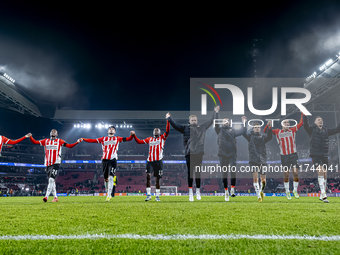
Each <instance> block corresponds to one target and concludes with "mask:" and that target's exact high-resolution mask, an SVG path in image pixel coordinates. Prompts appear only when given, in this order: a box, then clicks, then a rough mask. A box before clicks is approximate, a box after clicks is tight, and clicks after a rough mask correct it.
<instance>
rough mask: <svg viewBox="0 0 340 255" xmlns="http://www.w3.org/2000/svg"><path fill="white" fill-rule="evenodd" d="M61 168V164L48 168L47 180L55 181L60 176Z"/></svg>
mask: <svg viewBox="0 0 340 255" xmlns="http://www.w3.org/2000/svg"><path fill="white" fill-rule="evenodd" d="M59 166H60V165H59V164H54V165H51V166H48V167H46V172H47V178H53V179H55V178H56V177H57V175H58V170H59Z"/></svg>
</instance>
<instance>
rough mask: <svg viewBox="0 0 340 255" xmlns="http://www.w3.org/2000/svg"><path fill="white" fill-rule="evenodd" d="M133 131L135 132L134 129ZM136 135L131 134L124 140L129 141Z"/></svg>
mask: <svg viewBox="0 0 340 255" xmlns="http://www.w3.org/2000/svg"><path fill="white" fill-rule="evenodd" d="M131 132H134V131H131ZM131 132H130V134H131ZM134 136H135V135H132V134H131V135H130V136H129V137H123V142H129V141H132V139H133V137H134Z"/></svg>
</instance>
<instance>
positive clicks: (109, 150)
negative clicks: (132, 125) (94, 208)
mask: <svg viewBox="0 0 340 255" xmlns="http://www.w3.org/2000/svg"><path fill="white" fill-rule="evenodd" d="M107 133H108V136H104V137H100V138H97V139H89V138H82V139H83V140H84V141H85V142H88V143H100V144H101V145H102V149H103V156H102V165H103V173H104V180H105V188H106V195H107V197H106V201H110V200H111V198H112V196H111V193H112V189H113V176H114V175H115V171H116V168H117V159H118V156H117V152H118V147H119V144H120V143H121V142H127V141H131V140H132V139H133V137H132V134H134V131H131V132H130V134H131V135H130V136H129V137H127V138H123V137H120V136H115V133H116V128H115V127H114V126H111V127H109V129H108V131H107Z"/></svg>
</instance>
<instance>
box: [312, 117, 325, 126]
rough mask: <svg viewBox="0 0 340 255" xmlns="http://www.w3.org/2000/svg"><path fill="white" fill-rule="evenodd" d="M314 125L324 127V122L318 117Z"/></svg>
mask: <svg viewBox="0 0 340 255" xmlns="http://www.w3.org/2000/svg"><path fill="white" fill-rule="evenodd" d="M314 124H315V125H317V126H318V127H322V126H323V120H322V118H321V117H320V116H316V117H315V120H314Z"/></svg>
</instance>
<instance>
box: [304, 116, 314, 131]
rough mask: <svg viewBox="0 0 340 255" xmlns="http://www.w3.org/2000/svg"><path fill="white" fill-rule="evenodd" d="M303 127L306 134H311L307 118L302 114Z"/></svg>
mask: <svg viewBox="0 0 340 255" xmlns="http://www.w3.org/2000/svg"><path fill="white" fill-rule="evenodd" d="M303 127H304V128H305V130H306V132H307V134H309V135H311V134H312V132H313V129H312V127H311V126H309V122H308V118H307V116H306V115H303Z"/></svg>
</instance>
